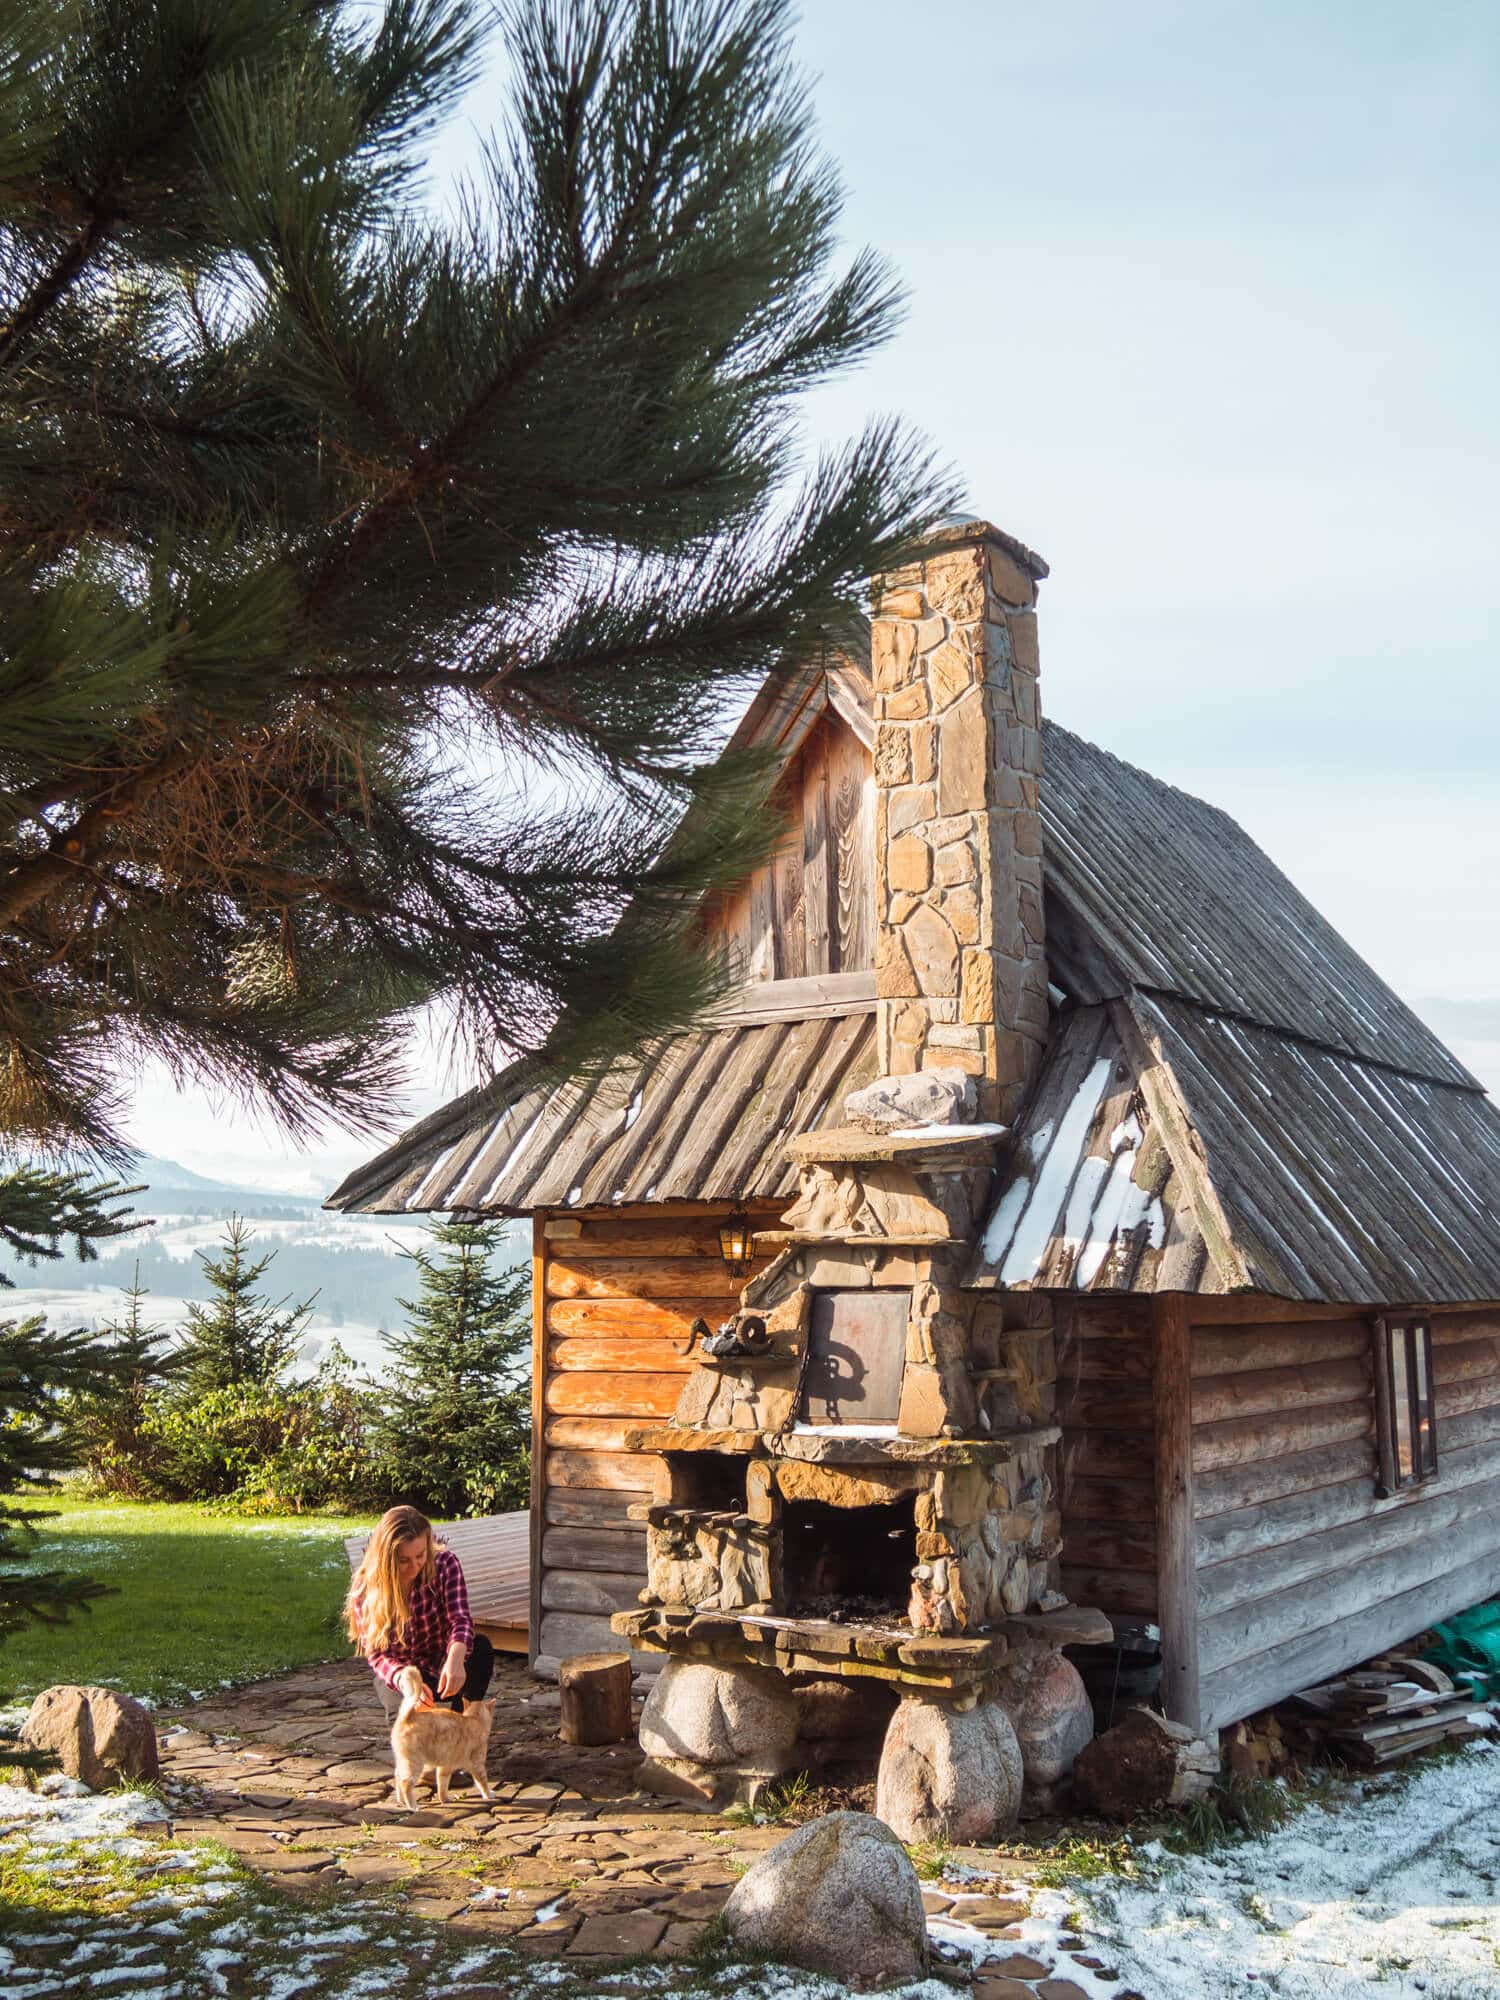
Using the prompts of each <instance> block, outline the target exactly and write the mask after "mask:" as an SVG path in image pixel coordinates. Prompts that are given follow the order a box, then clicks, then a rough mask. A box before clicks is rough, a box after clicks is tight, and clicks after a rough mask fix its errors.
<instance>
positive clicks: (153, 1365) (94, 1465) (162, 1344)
mask: <svg viewBox="0 0 1500 2000" xmlns="http://www.w3.org/2000/svg"><path fill="white" fill-rule="evenodd" d="M146 1298H147V1292H146V1288H145V1286H144V1285H142V1283H141V1271H140V1266H139V1265H137V1266H136V1267H135V1270H134V1272H133V1274H132V1276H131V1281H130V1283H129V1284H128V1285H127V1286H126V1287H125V1300H124V1306H123V1309H122V1310H121V1311H120V1312H118V1313H116V1314H115V1316H114V1317H113V1318H112V1319H109V1320H107V1321H106V1322H105V1323H104V1325H103V1326H101V1327H100V1329H99V1335H98V1338H99V1340H100V1341H102V1342H104V1343H105V1344H106V1345H107V1347H108V1351H109V1359H110V1366H109V1369H108V1370H107V1371H106V1372H104V1373H102V1374H100V1375H98V1376H97V1377H95V1378H94V1379H92V1380H85V1381H84V1382H83V1383H82V1384H81V1386H79V1387H78V1388H76V1389H74V1390H72V1391H71V1392H70V1393H69V1395H68V1396H67V1397H66V1399H65V1403H64V1411H65V1416H66V1421H67V1424H68V1428H69V1430H70V1432H71V1434H72V1436H73V1438H74V1440H75V1442H76V1449H77V1455H78V1462H79V1464H80V1465H82V1467H83V1469H84V1471H85V1472H86V1473H87V1474H88V1475H89V1478H90V1479H91V1480H92V1481H94V1482H95V1483H96V1484H99V1485H103V1486H107V1487H108V1488H109V1490H110V1491H111V1492H112V1493H139V1492H141V1491H143V1490H144V1488H143V1485H142V1481H141V1477H140V1468H139V1463H138V1461H139V1456H140V1443H141V1426H142V1424H143V1423H144V1422H145V1420H146V1417H147V1414H148V1411H149V1409H150V1405H151V1400H152V1398H153V1396H155V1395H156V1394H157V1393H158V1392H159V1391H160V1390H161V1389H163V1388H164V1387H166V1386H168V1385H169V1384H170V1383H171V1382H172V1380H173V1378H174V1377H175V1376H176V1375H178V1374H179V1373H180V1372H181V1369H182V1365H183V1356H182V1352H181V1349H180V1348H178V1347H177V1346H176V1345H175V1344H174V1342H173V1338H172V1335H171V1332H170V1331H169V1330H167V1329H165V1328H163V1327H160V1326H154V1325H151V1324H149V1323H148V1321H147V1319H146V1314H145V1300H146Z"/></svg>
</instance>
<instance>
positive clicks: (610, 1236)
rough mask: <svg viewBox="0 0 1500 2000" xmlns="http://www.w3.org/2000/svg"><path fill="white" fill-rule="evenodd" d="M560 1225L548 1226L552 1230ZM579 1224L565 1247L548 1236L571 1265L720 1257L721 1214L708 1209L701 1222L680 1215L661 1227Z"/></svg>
mask: <svg viewBox="0 0 1500 2000" xmlns="http://www.w3.org/2000/svg"><path fill="white" fill-rule="evenodd" d="M561 1226H562V1225H561V1224H555V1223H549V1224H548V1225H547V1227H548V1230H549V1232H550V1231H551V1230H553V1229H555V1228H559V1227H561ZM577 1227H578V1234H577V1236H576V1237H573V1238H571V1239H569V1240H568V1241H567V1243H566V1247H564V1245H563V1243H562V1242H560V1241H554V1238H553V1237H552V1235H551V1234H550V1233H549V1235H548V1239H547V1240H548V1242H549V1243H552V1244H553V1247H554V1249H555V1251H556V1253H557V1255H558V1256H564V1255H565V1256H566V1257H567V1259H568V1262H569V1263H570V1264H576V1263H578V1262H579V1260H580V1259H585V1258H593V1257H717V1256H718V1254H719V1230H718V1216H717V1213H709V1212H707V1211H705V1213H704V1216H703V1219H702V1220H701V1222H699V1221H689V1220H686V1219H684V1218H678V1219H676V1220H674V1221H671V1222H666V1223H663V1224H662V1226H661V1227H660V1228H659V1229H653V1228H651V1226H650V1225H649V1224H648V1223H644V1222H635V1223H621V1224H620V1226H619V1228H617V1229H611V1228H610V1227H609V1226H608V1224H607V1223H605V1222H601V1221H599V1220H597V1219H594V1218H590V1219H589V1220H587V1221H584V1222H580V1223H579V1224H578V1225H577Z"/></svg>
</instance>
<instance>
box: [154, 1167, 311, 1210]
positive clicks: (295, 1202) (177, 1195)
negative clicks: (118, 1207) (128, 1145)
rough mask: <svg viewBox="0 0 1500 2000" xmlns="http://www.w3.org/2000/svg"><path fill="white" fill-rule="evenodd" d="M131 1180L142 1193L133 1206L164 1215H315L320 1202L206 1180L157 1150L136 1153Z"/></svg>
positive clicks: (272, 1191) (206, 1177)
mask: <svg viewBox="0 0 1500 2000" xmlns="http://www.w3.org/2000/svg"><path fill="white" fill-rule="evenodd" d="M130 1178H131V1180H132V1181H144V1182H145V1183H146V1193H145V1194H143V1195H141V1196H140V1197H139V1198H138V1200H137V1202H136V1206H137V1207H138V1208H142V1209H145V1210H147V1211H148V1212H149V1211H150V1210H151V1209H156V1210H158V1211H160V1212H161V1213H163V1214H166V1215H228V1214H231V1213H232V1214H235V1215H243V1216H247V1217H252V1216H258V1215H259V1216H268V1215H274V1216H281V1217H291V1216H295V1215H316V1214H317V1213H318V1212H319V1208H320V1204H319V1203H318V1201H317V1200H316V1199H315V1198H314V1197H313V1196H312V1195H305V1194H291V1193H288V1192H285V1191H284V1190H282V1189H280V1188H257V1187H243V1186H237V1185H236V1184H235V1183H234V1182H233V1181H217V1180H210V1179H209V1177H208V1176H207V1175H206V1174H198V1173H194V1171H193V1169H192V1168H191V1167H185V1166H183V1165H182V1164H181V1163H180V1161H177V1160H166V1159H163V1158H162V1157H161V1156H160V1155H159V1154H157V1153H138V1154H137V1155H136V1158H135V1164H134V1166H133V1167H132V1168H131V1173H130Z"/></svg>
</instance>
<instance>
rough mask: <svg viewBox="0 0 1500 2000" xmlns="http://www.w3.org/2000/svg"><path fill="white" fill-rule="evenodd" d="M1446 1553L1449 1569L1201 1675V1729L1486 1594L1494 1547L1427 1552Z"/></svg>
mask: <svg viewBox="0 0 1500 2000" xmlns="http://www.w3.org/2000/svg"><path fill="white" fill-rule="evenodd" d="M1453 1555H1456V1556H1457V1557H1458V1560H1457V1561H1456V1562H1455V1563H1454V1565H1453V1567H1452V1568H1449V1569H1444V1570H1442V1571H1441V1573H1440V1574H1437V1575H1429V1576H1428V1577H1426V1578H1425V1579H1423V1580H1422V1581H1421V1582H1419V1583H1417V1584H1415V1585H1414V1586H1413V1587H1412V1588H1411V1589H1408V1590H1404V1591H1401V1592H1399V1594H1397V1595H1395V1596H1391V1597H1386V1598H1383V1599H1381V1600H1380V1601H1379V1602H1377V1603H1374V1604H1371V1605H1370V1606H1369V1607H1368V1608H1367V1609H1366V1610H1363V1611H1359V1612H1355V1613H1351V1614H1347V1615H1345V1616H1343V1617H1338V1616H1334V1615H1332V1608H1331V1607H1327V1608H1326V1609H1325V1611H1324V1612H1323V1613H1322V1614H1321V1615H1319V1616H1318V1617H1316V1618H1315V1619H1314V1621H1313V1622H1312V1623H1311V1624H1310V1625H1309V1627H1308V1628H1307V1630H1305V1631H1303V1632H1300V1633H1298V1634H1297V1635H1295V1636H1293V1637H1290V1638H1288V1639H1286V1640H1285V1641H1284V1642H1283V1643H1282V1644H1281V1645H1279V1646H1276V1647H1273V1648H1272V1649H1271V1650H1270V1651H1268V1652H1265V1653H1261V1654H1258V1655H1257V1656H1255V1657H1254V1658H1253V1659H1250V1660H1239V1659H1237V1660H1234V1661H1232V1662H1230V1663H1229V1664H1228V1665H1227V1666H1225V1667H1223V1668H1221V1669H1219V1670H1217V1671H1215V1672H1213V1673H1210V1674H1208V1675H1206V1676H1205V1677H1204V1680H1203V1683H1202V1692H1203V1704H1204V1716H1205V1727H1207V1728H1213V1729H1223V1728H1224V1727H1225V1726H1226V1725H1227V1724H1229V1723H1231V1722H1237V1721H1238V1720H1239V1718H1240V1717H1241V1716H1242V1715H1253V1714H1254V1713H1255V1711H1256V1710H1257V1709H1261V1708H1265V1707H1267V1706H1268V1705H1269V1704H1270V1703H1271V1702H1274V1701H1280V1700H1281V1699H1282V1698H1283V1697H1284V1696H1286V1695H1289V1694H1293V1693H1295V1691H1296V1690H1297V1689H1298V1688H1305V1687H1311V1686H1312V1685H1313V1683H1314V1682H1316V1681H1321V1680H1326V1679H1327V1678H1328V1676H1329V1675H1330V1674H1337V1673H1342V1672H1343V1671H1344V1670H1345V1669H1346V1668H1348V1667H1354V1666H1358V1665H1359V1663H1360V1662H1361V1661H1362V1660H1367V1659H1369V1657H1370V1655H1371V1654H1372V1653H1378V1652H1379V1651H1380V1650H1381V1648H1382V1647H1384V1646H1395V1645H1399V1644H1400V1643H1401V1642H1402V1641H1403V1640H1406V1639H1409V1638H1411V1637H1412V1635H1413V1634H1414V1633H1417V1632H1420V1631H1421V1630H1422V1629H1423V1627H1424V1626H1426V1625H1430V1624H1432V1622H1433V1621H1434V1620H1435V1619H1440V1618H1448V1617H1451V1616H1452V1615H1453V1613H1454V1612H1455V1611H1461V1610H1463V1609H1464V1607H1465V1606H1466V1605H1470V1604H1475V1603H1477V1602H1478V1601H1479V1600H1480V1599H1481V1598H1482V1597H1486V1596H1488V1595H1489V1594H1490V1593H1491V1592H1492V1591H1493V1590H1494V1587H1495V1565H1496V1553H1495V1551H1494V1550H1493V1549H1485V1550H1484V1551H1482V1552H1481V1553H1478V1554H1475V1553H1474V1551H1473V1549H1472V1547H1471V1546H1467V1545H1466V1546H1465V1547H1464V1548H1462V1549H1459V1550H1452V1549H1449V1550H1443V1549H1442V1548H1441V1547H1438V1548H1434V1549H1433V1550H1432V1551H1431V1552H1430V1560H1431V1561H1432V1562H1435V1563H1441V1562H1443V1561H1445V1560H1446V1559H1447V1557H1449V1556H1453Z"/></svg>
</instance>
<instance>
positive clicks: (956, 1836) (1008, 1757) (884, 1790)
mask: <svg viewBox="0 0 1500 2000" xmlns="http://www.w3.org/2000/svg"><path fill="white" fill-rule="evenodd" d="M1021 1785H1022V1768H1021V1751H1020V1746H1019V1745H1018V1744H1017V1742H1016V1732H1015V1730H1014V1729H1013V1728H1012V1727H1011V1722H1010V1717H1009V1716H1008V1715H1007V1714H1006V1712H1005V1710H1004V1709H1003V1708H1002V1707H1001V1706H1000V1705H999V1703H998V1702H993V1701H985V1702H980V1703H978V1704H977V1705H976V1706H975V1707H974V1708H971V1709H968V1710H961V1709H953V1708H946V1707H944V1706H942V1705H941V1704H940V1703H938V1702H934V1701H921V1700H910V1701H903V1702H902V1704H901V1706H900V1707H899V1708H898V1709H897V1710H896V1713H895V1715H894V1716H893V1717H892V1718H891V1726H890V1728H889V1729H888V1730H887V1731H886V1735H885V1747H884V1748H883V1749H882V1750H881V1753H880V1773H879V1777H878V1779H877V1781H876V1787H875V1810H876V1812H877V1813H878V1814H879V1816H880V1817H881V1819H883V1820H884V1821H885V1823H886V1825H887V1826H889V1827H893V1828H894V1829H895V1831H896V1832H897V1833H898V1834H899V1835H900V1836H901V1838H902V1839H903V1840H935V1841H942V1842H951V1843H953V1844H955V1845H960V1846H965V1845H968V1844H970V1843H973V1842H979V1843H984V1842H988V1841H993V1840H998V1839H1000V1838H1001V1837H1002V1836H1003V1835H1004V1834H1006V1833H1008V1832H1009V1831H1010V1830H1011V1828H1012V1827H1013V1826H1014V1825H1015V1823H1016V1820H1017V1817H1018V1816H1019V1813H1020V1809H1021Z"/></svg>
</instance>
